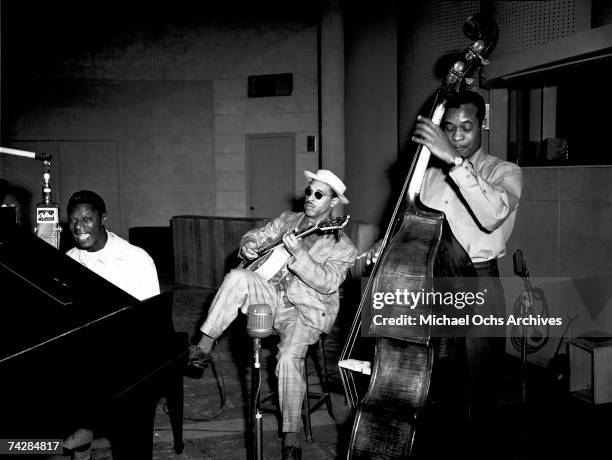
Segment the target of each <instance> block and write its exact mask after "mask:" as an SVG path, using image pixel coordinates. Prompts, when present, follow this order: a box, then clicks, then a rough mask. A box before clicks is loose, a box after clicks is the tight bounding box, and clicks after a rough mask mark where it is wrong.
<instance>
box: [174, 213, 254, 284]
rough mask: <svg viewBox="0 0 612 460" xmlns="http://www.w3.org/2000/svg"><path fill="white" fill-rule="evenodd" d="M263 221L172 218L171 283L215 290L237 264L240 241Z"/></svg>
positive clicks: (193, 217)
mask: <svg viewBox="0 0 612 460" xmlns="http://www.w3.org/2000/svg"><path fill="white" fill-rule="evenodd" d="M265 222H266V220H265V219H260V218H255V219H249V218H233V217H214V216H174V217H172V219H171V225H172V239H173V247H174V281H175V282H176V283H178V284H186V285H188V286H198V287H204V288H211V289H216V288H218V287H219V285H220V284H221V282H222V281H223V277H224V276H225V274H226V273H227V272H228V271H230V270H231V269H232V268H234V267H235V266H236V265H237V263H238V260H237V257H236V255H237V249H238V243H239V242H240V238H241V237H242V235H244V233H246V232H247V231H248V230H250V229H251V228H254V227H258V226H261V225H263V224H264V223H265Z"/></svg>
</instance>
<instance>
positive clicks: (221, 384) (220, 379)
mask: <svg viewBox="0 0 612 460" xmlns="http://www.w3.org/2000/svg"><path fill="white" fill-rule="evenodd" d="M214 349H215V351H216V354H217V358H216V359H213V353H211V355H210V358H211V359H210V367H211V368H212V370H213V375H214V376H215V381H216V382H217V388H218V389H219V396H220V398H221V401H220V402H219V408H218V409H217V411H216V412H215V413H214V414H213V415H211V416H210V417H199V418H198V417H187V416H183V420H184V421H187V422H211V421H213V420H215V419H216V418H217V417H218V416H219V415H221V414H222V413H223V411H224V410H225V409H226V405H227V397H226V388H225V376H224V375H223V360H222V359H221V352H220V350H219V342H218V341H217V340H215V346H214ZM215 361H217V362H218V363H219V372H218V373H217V365H216V364H215ZM204 371H206V369H204V370H203V371H202V373H204ZM199 380H200V386H202V385H203V383H202V382H203V380H204V379H202V378H201V377H200V379H199ZM199 399H203V398H202V397H200V398H199ZM163 411H164V413H165V414H167V413H168V404H167V403H166V404H164V406H163ZM204 431H209V430H204ZM224 431H226V430H224Z"/></svg>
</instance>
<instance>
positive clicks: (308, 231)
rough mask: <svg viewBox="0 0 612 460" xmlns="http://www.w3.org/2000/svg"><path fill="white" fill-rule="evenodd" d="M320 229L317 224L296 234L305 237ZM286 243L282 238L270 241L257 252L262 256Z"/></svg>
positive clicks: (298, 236)
mask: <svg viewBox="0 0 612 460" xmlns="http://www.w3.org/2000/svg"><path fill="white" fill-rule="evenodd" d="M317 229H318V227H317V226H316V225H315V226H314V227H310V228H308V229H306V230H304V231H302V232H300V233H298V234H296V235H295V236H296V237H297V238H303V237H304V236H307V235H310V234H311V233H313V232H315V231H316V230H317ZM284 244H285V243H283V240H282V239H281V240H280V241H275V242H274V243H270V244H269V245H267V246H264V247H263V248H262V249H261V250H260V251H258V252H257V254H259V255H260V256H262V255H264V254H265V253H267V252H270V251H271V250H272V249H276V248H277V247H279V246H283V245H284Z"/></svg>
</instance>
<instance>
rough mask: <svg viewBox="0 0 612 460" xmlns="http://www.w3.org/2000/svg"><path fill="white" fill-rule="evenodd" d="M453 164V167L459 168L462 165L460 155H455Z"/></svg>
mask: <svg viewBox="0 0 612 460" xmlns="http://www.w3.org/2000/svg"><path fill="white" fill-rule="evenodd" d="M453 164H454V165H455V166H461V165H462V164H463V157H462V156H461V155H457V156H456V157H455V158H453Z"/></svg>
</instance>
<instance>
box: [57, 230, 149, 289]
mask: <svg viewBox="0 0 612 460" xmlns="http://www.w3.org/2000/svg"><path fill="white" fill-rule="evenodd" d="M106 234H107V235H108V239H107V240H106V244H105V245H104V247H103V248H102V249H100V250H99V251H95V252H89V251H87V250H85V249H78V248H72V249H70V250H69V251H68V252H66V255H68V256H69V257H72V258H73V259H74V260H76V261H77V262H79V263H81V264H83V265H84V266H86V267H87V268H89V269H90V270H91V271H92V272H94V273H97V274H98V275H100V276H101V277H102V278H104V279H106V280H107V281H110V282H111V283H113V284H114V285H115V286H117V287H118V288H121V289H123V290H124V291H125V292H127V293H128V294H131V295H132V296H134V297H136V298H137V299H139V300H144V299H148V298H149V297H153V296H155V295H157V294H159V280H158V279H157V270H156V269H155V263H154V262H153V259H152V258H151V256H149V254H147V252H146V251H145V250H144V249H141V248H139V247H138V246H134V245H133V244H130V243H128V242H127V241H125V240H124V239H123V238H120V237H119V236H117V235H116V234H114V233H113V232H109V231H106Z"/></svg>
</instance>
